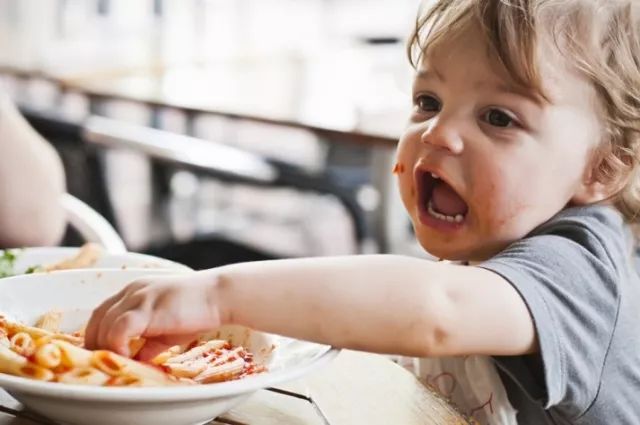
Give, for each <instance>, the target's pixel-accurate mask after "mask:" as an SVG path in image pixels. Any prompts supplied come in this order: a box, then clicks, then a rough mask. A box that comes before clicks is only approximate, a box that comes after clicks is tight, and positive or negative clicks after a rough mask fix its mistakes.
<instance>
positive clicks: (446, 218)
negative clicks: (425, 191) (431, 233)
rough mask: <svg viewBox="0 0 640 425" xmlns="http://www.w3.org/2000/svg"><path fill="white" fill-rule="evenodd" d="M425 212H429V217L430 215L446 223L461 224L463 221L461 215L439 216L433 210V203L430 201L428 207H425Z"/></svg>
mask: <svg viewBox="0 0 640 425" xmlns="http://www.w3.org/2000/svg"><path fill="white" fill-rule="evenodd" d="M427 211H428V212H429V215H431V216H432V217H435V218H437V219H438V220H442V221H446V222H449V223H462V220H464V217H463V216H462V214H456V215H455V216H451V215H445V214H440V213H439V212H437V211H436V210H435V209H434V208H433V203H432V202H431V201H429V205H428V206H427Z"/></svg>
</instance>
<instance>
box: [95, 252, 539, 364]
mask: <svg viewBox="0 0 640 425" xmlns="http://www.w3.org/2000/svg"><path fill="white" fill-rule="evenodd" d="M191 276H192V277H184V278H183V279H181V281H177V280H176V279H175V278H173V280H172V281H171V280H169V281H167V279H166V278H164V279H163V278H160V279H157V280H156V279H154V280H152V281H146V282H138V283H135V284H134V286H133V287H132V288H129V289H128V290H125V291H123V292H122V293H121V294H119V295H118V296H116V297H114V298H112V299H111V300H109V301H107V303H106V304H105V305H103V306H102V307H100V308H99V309H98V310H96V312H95V313H94V315H93V317H92V320H91V322H90V324H89V327H88V329H87V344H88V345H89V346H106V347H109V348H112V349H116V350H118V351H121V352H122V351H125V352H126V348H125V347H126V343H125V342H126V341H127V339H128V337H131V336H136V335H137V334H140V333H142V334H143V336H147V337H154V336H158V335H167V334H168V335H181V334H190V335H191V334H194V333H196V332H198V331H202V330H205V329H210V328H211V327H215V326H218V325H220V324H225V323H235V324H240V325H245V326H249V327H252V328H255V329H260V330H263V331H267V332H273V333H279V334H283V335H288V336H292V337H296V338H301V339H307V340H313V341H318V342H323V343H327V344H331V345H335V346H338V347H345V348H353V349H360V350H367V351H375V352H384V353H396V354H407V355H414V356H439V355H459V354H474V353H477V354H492V355H516V354H523V353H527V352H531V351H534V350H535V346H536V338H535V332H534V326H533V322H532V320H531V317H530V315H529V312H528V310H527V308H526V306H525V304H524V302H523V301H522V299H521V298H520V296H519V295H518V293H517V292H516V290H515V289H513V287H512V286H511V285H510V284H509V283H507V282H506V281H505V280H504V279H503V278H501V277H500V276H498V275H497V274H495V273H493V272H490V271H487V270H484V269H481V268H476V267H465V266H455V265H449V264H442V263H433V262H430V261H426V260H420V259H415V258H410V257H401V256H392V255H372V256H356V257H329V258H312V259H303V260H278V261H268V262H256V263H243V264H237V265H230V266H225V267H221V268H218V269H212V270H207V271H203V272H199V273H195V274H193V275H191ZM147 284H150V285H147Z"/></svg>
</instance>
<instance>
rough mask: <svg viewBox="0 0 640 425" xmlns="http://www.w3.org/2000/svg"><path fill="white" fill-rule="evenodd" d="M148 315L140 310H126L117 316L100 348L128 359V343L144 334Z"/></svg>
mask: <svg viewBox="0 0 640 425" xmlns="http://www.w3.org/2000/svg"><path fill="white" fill-rule="evenodd" d="M147 317H148V313H146V312H144V311H141V310H128V311H126V312H124V313H123V314H121V315H120V316H118V318H117V319H115V320H114V321H113V323H112V325H111V326H110V328H109V330H108V332H107V334H106V340H105V341H104V344H103V345H102V346H104V347H107V348H109V349H110V350H112V351H115V352H116V353H118V354H121V355H123V356H126V357H129V356H130V354H131V353H130V352H129V341H130V340H131V338H133V337H138V336H140V335H142V334H143V333H144V330H145V328H146V327H147V323H148V319H147Z"/></svg>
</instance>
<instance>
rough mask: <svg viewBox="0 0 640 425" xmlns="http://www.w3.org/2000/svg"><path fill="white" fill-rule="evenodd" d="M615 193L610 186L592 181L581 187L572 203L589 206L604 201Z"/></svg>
mask: <svg viewBox="0 0 640 425" xmlns="http://www.w3.org/2000/svg"><path fill="white" fill-rule="evenodd" d="M614 193H615V191H614V190H611V187H610V185H607V184H604V183H601V182H599V181H597V180H591V181H588V182H584V183H582V184H581V185H580V187H579V188H578V190H577V191H576V193H575V194H574V195H573V198H572V199H571V201H572V203H573V204H575V205H588V204H593V203H596V202H600V201H603V200H605V199H607V198H609V197H610V196H611V195H613V194H614Z"/></svg>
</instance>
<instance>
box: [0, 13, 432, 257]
mask: <svg viewBox="0 0 640 425" xmlns="http://www.w3.org/2000/svg"><path fill="white" fill-rule="evenodd" d="M418 6H419V1H418V0H155V1H152V0H134V1H131V0H0V79H1V81H0V84H1V86H0V90H2V91H4V92H5V93H7V94H8V95H9V96H10V97H11V98H12V99H13V100H14V101H15V102H16V104H17V105H18V106H19V107H20V108H21V111H22V112H23V114H24V115H25V116H26V117H27V119H28V120H29V121H30V122H31V124H32V125H33V126H34V127H35V128H36V130H38V131H39V132H40V133H41V134H42V135H43V136H44V137H45V138H47V140H49V141H50V142H51V143H52V144H53V145H54V146H55V147H56V149H57V150H58V151H59V152H60V154H61V156H62V158H63V161H64V164H65V170H66V173H67V185H68V191H69V192H70V193H72V194H73V195H75V196H76V197H78V198H80V199H82V200H84V201H85V202H87V203H88V204H89V205H91V206H92V207H93V208H94V209H96V210H97V211H98V212H99V213H100V214H102V215H103V216H104V217H105V218H107V220H109V221H110V222H111V223H112V224H113V225H114V226H115V227H116V229H117V230H118V232H119V233H120V234H121V235H122V237H123V238H124V240H125V242H126V244H127V248H128V249H130V250H132V251H141V252H149V253H153V254H156V255H161V256H164V257H167V258H171V259H174V260H178V261H182V262H184V263H186V264H189V265H191V266H192V267H196V268H202V267H212V266H216V265H220V264H226V263H229V262H235V261H245V260H253V259H262V258H279V257H291V256H317V255H338V254H355V253H371V252H393V253H402V254H410V255H423V254H420V250H419V249H418V247H417V246H416V243H415V241H414V239H413V237H412V234H411V229H410V225H409V221H408V219H407V217H406V215H405V213H404V211H403V209H402V207H401V204H400V200H399V197H398V195H397V193H396V189H395V183H394V179H393V176H392V174H391V170H392V168H393V163H394V160H393V154H394V149H395V144H396V142H397V139H398V137H399V135H400V134H401V132H402V129H403V127H404V125H405V122H406V120H407V117H408V111H409V110H410V108H411V99H410V84H411V68H410V66H409V64H408V61H407V59H406V54H405V44H404V43H405V40H406V38H407V36H408V34H409V33H410V30H411V27H412V25H414V22H415V15H416V12H417V10H418ZM72 239H73V236H68V241H67V242H69V243H72V242H73V240H72Z"/></svg>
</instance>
